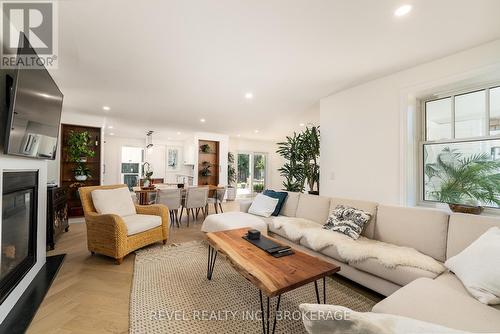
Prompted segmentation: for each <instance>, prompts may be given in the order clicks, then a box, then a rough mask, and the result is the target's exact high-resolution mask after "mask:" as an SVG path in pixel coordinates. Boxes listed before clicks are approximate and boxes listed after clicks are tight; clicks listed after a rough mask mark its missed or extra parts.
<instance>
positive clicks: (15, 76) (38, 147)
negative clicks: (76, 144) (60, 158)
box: [4, 33, 63, 160]
mask: <svg viewBox="0 0 500 334" xmlns="http://www.w3.org/2000/svg"><path fill="white" fill-rule="evenodd" d="M21 56H22V57H27V56H28V57H37V58H38V55H37V54H36V51H35V50H34V49H33V48H32V47H31V45H30V44H29V41H28V39H27V38H26V36H25V35H24V34H23V33H21V36H20V38H19V47H18V52H17V57H18V59H19V57H21ZM6 80H7V89H8V92H7V96H6V98H7V99H8V101H7V103H8V107H7V109H8V111H7V124H6V127H5V142H4V153H5V154H11V155H18V156H24V157H31V158H37V159H50V160H53V159H55V156H56V150H57V141H58V136H59V126H60V122H61V112H62V103H63V94H62V93H61V91H60V90H59V87H57V85H56V83H55V82H54V80H53V79H52V77H51V76H50V74H49V72H48V71H47V69H46V68H45V67H43V66H42V67H40V68H30V67H25V66H22V65H20V66H18V67H17V69H16V70H15V71H14V72H13V73H12V76H9V75H8V76H7V78H6Z"/></svg>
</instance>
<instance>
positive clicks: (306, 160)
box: [300, 126, 320, 195]
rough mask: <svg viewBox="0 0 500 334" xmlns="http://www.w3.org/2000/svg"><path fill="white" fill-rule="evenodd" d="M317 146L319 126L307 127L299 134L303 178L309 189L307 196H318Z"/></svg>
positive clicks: (318, 144)
mask: <svg viewBox="0 0 500 334" xmlns="http://www.w3.org/2000/svg"><path fill="white" fill-rule="evenodd" d="M319 146H320V132H319V126H318V127H316V126H313V127H311V128H309V127H307V128H306V130H305V131H304V132H302V133H301V134H300V152H301V153H302V164H303V171H304V178H305V179H306V182H307V185H308V187H309V194H312V195H319ZM315 186H316V188H315Z"/></svg>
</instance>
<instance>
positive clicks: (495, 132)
mask: <svg viewBox="0 0 500 334" xmlns="http://www.w3.org/2000/svg"><path fill="white" fill-rule="evenodd" d="M423 107H424V110H423V112H424V123H425V124H424V125H423V128H424V129H425V133H424V134H423V137H424V139H423V140H422V142H421V152H422V160H421V164H422V168H421V170H422V172H421V180H422V182H421V184H422V189H423V191H422V197H423V198H422V199H423V200H424V201H435V202H444V203H455V204H465V205H481V206H486V207H492V208H500V87H487V88H484V89H480V90H475V91H470V92H465V93H460V94H452V95H449V96H444V97H440V98H434V99H429V100H426V101H424V103H423Z"/></svg>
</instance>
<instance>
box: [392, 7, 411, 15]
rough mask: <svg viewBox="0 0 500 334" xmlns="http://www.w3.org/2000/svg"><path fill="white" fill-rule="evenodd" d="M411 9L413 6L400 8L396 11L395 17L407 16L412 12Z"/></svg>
mask: <svg viewBox="0 0 500 334" xmlns="http://www.w3.org/2000/svg"><path fill="white" fill-rule="evenodd" d="M411 8H412V7H411V5H403V6H401V7H399V8H398V9H396V11H395V12H394V15H396V16H405V15H406V14H408V13H409V12H411Z"/></svg>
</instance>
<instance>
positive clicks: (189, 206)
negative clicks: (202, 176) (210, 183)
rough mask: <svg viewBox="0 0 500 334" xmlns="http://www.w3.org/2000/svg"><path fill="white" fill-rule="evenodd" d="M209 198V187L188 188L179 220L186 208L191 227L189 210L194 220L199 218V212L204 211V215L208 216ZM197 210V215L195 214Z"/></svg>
mask: <svg viewBox="0 0 500 334" xmlns="http://www.w3.org/2000/svg"><path fill="white" fill-rule="evenodd" d="M207 199H208V188H207V187H192V188H187V190H186V197H185V199H184V201H183V203H182V207H181V216H180V218H179V220H181V219H182V213H183V211H184V209H186V213H187V226H188V227H189V212H191V215H192V216H193V221H196V220H197V219H198V214H199V212H200V211H202V213H203V215H204V216H206V215H207V212H206V206H207ZM195 210H196V215H195Z"/></svg>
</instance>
